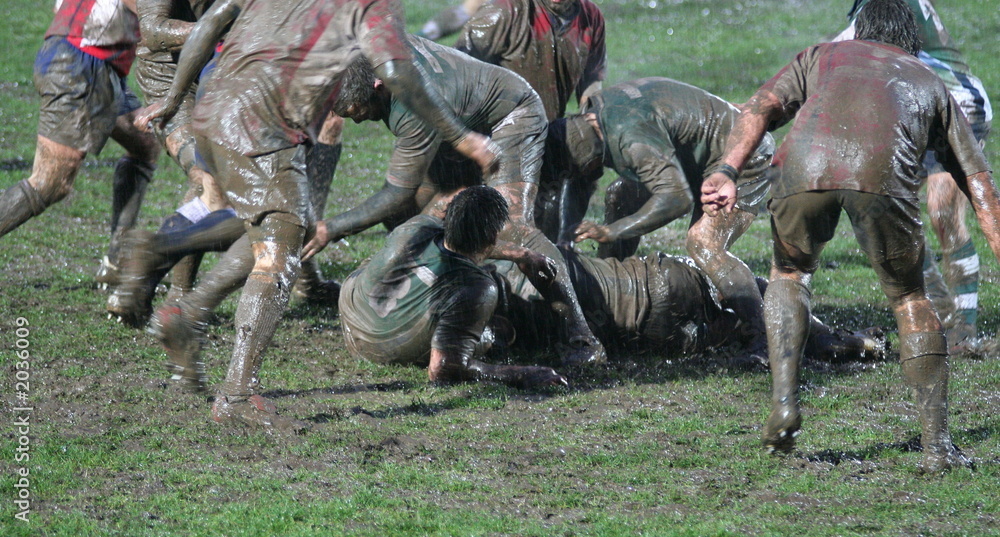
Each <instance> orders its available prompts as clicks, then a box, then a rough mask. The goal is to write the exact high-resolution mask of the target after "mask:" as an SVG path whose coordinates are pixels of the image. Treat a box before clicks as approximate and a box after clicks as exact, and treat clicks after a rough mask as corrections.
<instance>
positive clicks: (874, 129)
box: [758, 40, 990, 199]
mask: <svg viewBox="0 0 1000 537" xmlns="http://www.w3.org/2000/svg"><path fill="white" fill-rule="evenodd" d="M762 92H771V93H773V94H774V95H775V96H777V97H778V99H779V100H780V101H781V104H782V107H783V110H782V113H783V115H782V117H781V118H780V119H779V120H778V121H777V122H776V124H775V125H772V127H776V126H780V124H783V123H785V122H787V121H789V120H791V119H792V118H793V117H794V118H795V122H794V124H793V125H792V127H791V130H790V131H789V132H788V134H786V135H785V139H784V142H783V143H782V144H781V146H780V147H779V148H778V151H777V153H776V154H775V157H774V163H775V165H777V166H780V167H781V177H780V179H777V180H776V181H775V184H774V185H773V186H772V191H771V192H772V195H773V196H774V197H775V198H784V197H787V196H789V195H792V194H796V193H799V192H806V191H810V190H837V189H845V190H857V191H860V192H868V193H871V194H879V195H883V196H893V197H897V198H904V199H917V192H918V190H919V189H920V186H921V184H922V181H921V179H920V177H919V175H918V173H919V171H920V169H921V168H922V166H923V154H924V151H925V149H931V148H932V149H934V150H935V151H936V153H937V156H938V161H939V162H941V163H942V164H944V165H945V169H946V170H947V171H948V172H949V173H951V174H952V175H953V176H954V177H967V176H970V175H973V174H975V173H979V172H983V171H988V170H989V169H990V168H989V165H988V164H987V163H986V159H985V157H984V156H983V153H982V151H981V150H980V148H979V144H978V143H977V142H976V140H975V138H974V136H973V134H972V129H971V127H969V122H968V120H966V119H965V116H964V115H962V113H961V111H960V110H959V109H958V106H957V105H956V104H955V101H954V99H952V98H951V96H950V95H949V94H948V90H947V89H946V88H945V87H944V84H943V83H942V82H941V79H939V78H938V77H937V75H935V74H934V72H933V71H931V70H930V69H929V68H927V66H925V65H924V64H923V63H921V62H920V61H919V60H918V59H917V58H916V57H914V56H911V55H909V54H907V53H906V52H904V51H903V50H902V49H900V48H898V47H894V46H891V45H884V44H881V43H873V42H869V41H860V40H852V41H842V42H838V43H824V44H821V45H817V46H814V47H810V48H808V49H806V50H804V51H802V52H801V53H799V55H798V56H796V58H795V59H794V60H793V61H792V63H790V64H788V65H787V66H785V67H784V68H783V69H782V70H781V71H779V72H778V74H776V75H775V76H774V77H773V78H772V79H771V80H769V81H767V82H766V83H765V84H764V85H763V86H761V88H760V89H759V90H758V93H762Z"/></svg>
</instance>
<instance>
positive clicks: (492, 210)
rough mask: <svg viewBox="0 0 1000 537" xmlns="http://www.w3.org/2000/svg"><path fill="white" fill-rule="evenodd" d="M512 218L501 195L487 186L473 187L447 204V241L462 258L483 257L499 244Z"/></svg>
mask: <svg viewBox="0 0 1000 537" xmlns="http://www.w3.org/2000/svg"><path fill="white" fill-rule="evenodd" d="M509 216H510V215H509V213H508V208H507V200H506V199H504V197H503V196H502V195H500V193H499V192H497V191H496V190H495V189H493V188H490V187H488V186H485V185H477V186H471V187H469V188H466V189H465V190H463V191H461V192H459V193H458V195H456V196H455V197H454V198H453V199H452V200H451V203H449V204H448V209H447V212H445V217H444V241H445V243H446V244H447V245H448V247H449V248H451V249H452V250H454V251H456V252H458V253H460V254H464V255H469V256H474V255H478V254H481V253H483V252H485V251H486V250H488V249H490V248H492V247H493V245H494V244H496V242H497V236H498V235H499V234H500V231H501V230H502V229H503V228H504V226H505V225H507V218H508V217H509Z"/></svg>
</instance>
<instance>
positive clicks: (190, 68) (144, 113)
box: [135, 0, 243, 129]
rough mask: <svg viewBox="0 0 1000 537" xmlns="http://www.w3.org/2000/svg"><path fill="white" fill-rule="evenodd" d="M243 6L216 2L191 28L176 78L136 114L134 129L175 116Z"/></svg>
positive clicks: (226, 0) (239, 2) (236, 1)
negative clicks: (162, 92)
mask: <svg viewBox="0 0 1000 537" xmlns="http://www.w3.org/2000/svg"><path fill="white" fill-rule="evenodd" d="M242 6H243V0H219V1H218V2H217V3H216V4H215V5H213V6H212V9H211V10H210V11H209V12H207V13H205V15H204V16H203V17H202V18H201V20H199V21H198V23H197V24H195V25H194V28H193V29H192V30H191V35H190V36H188V38H187V41H186V42H185V43H184V48H183V49H181V56H180V59H179V60H178V63H177V74H176V75H174V81H173V83H172V84H171V85H170V92H169V93H168V94H167V95H166V96H165V97H164V98H163V99H160V100H159V101H156V102H154V103H151V104H150V105H149V106H147V107H145V108H142V109H140V110H139V111H138V112H136V118H135V125H136V126H137V127H139V128H140V129H148V128H149V124H150V122H152V121H153V120H155V119H162V120H163V121H166V120H169V119H170V118H171V117H173V115H174V114H176V113H177V109H178V108H180V105H181V102H182V101H183V100H184V94H185V93H186V92H187V90H188V88H190V87H191V84H194V81H195V80H196V79H197V78H198V74H199V73H201V70H202V68H204V67H205V64H207V63H208V61H209V60H211V59H212V54H213V53H214V52H215V45H216V43H218V42H219V40H220V39H222V36H223V35H225V33H226V31H227V28H229V24H230V23H232V22H233V21H234V20H236V17H237V16H238V15H239V14H240V10H241V9H242Z"/></svg>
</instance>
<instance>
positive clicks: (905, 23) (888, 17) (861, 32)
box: [854, 0, 920, 56]
mask: <svg viewBox="0 0 1000 537" xmlns="http://www.w3.org/2000/svg"><path fill="white" fill-rule="evenodd" d="M854 30H855V34H854V37H855V38H856V39H864V40H865V41H875V42H877V43H885V44H887V45H894V46H897V47H899V48H901V49H903V50H905V51H906V52H909V53H910V54H912V55H914V56H916V55H917V53H918V52H920V30H919V29H918V28H917V21H916V18H915V17H914V16H913V11H912V10H911V9H910V6H909V5H907V3H906V2H905V0H871V1H870V2H868V3H867V4H865V5H864V6H863V7H862V8H861V10H860V11H859V12H858V17H857V18H856V19H855V20H854Z"/></svg>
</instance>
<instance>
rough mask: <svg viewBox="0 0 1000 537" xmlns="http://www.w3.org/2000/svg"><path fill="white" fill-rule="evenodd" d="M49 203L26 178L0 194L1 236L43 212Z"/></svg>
mask: <svg viewBox="0 0 1000 537" xmlns="http://www.w3.org/2000/svg"><path fill="white" fill-rule="evenodd" d="M46 207H48V203H46V202H45V199H44V198H43V197H42V195H41V194H40V193H39V192H38V191H37V190H35V188H34V187H33V186H31V184H30V183H28V180H27V179H25V180H23V181H21V182H19V183H17V184H15V185H13V186H11V187H10V188H8V189H7V190H4V191H3V194H0V237H3V236H4V235H6V234H7V233H9V232H11V231H13V230H14V229H16V228H17V227H18V226H20V225H21V224H23V223H25V222H27V221H28V220H30V219H31V218H33V217H35V216H38V215H40V214H42V211H44V210H45V208H46Z"/></svg>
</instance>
